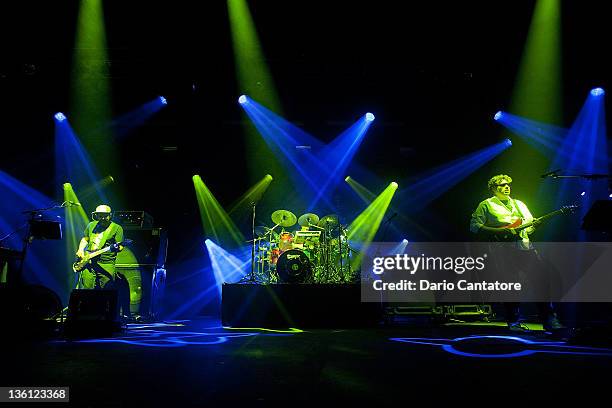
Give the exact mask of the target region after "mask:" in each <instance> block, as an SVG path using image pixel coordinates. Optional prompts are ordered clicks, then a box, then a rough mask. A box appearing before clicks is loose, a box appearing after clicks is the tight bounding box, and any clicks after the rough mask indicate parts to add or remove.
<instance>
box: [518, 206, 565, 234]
mask: <svg viewBox="0 0 612 408" xmlns="http://www.w3.org/2000/svg"><path fill="white" fill-rule="evenodd" d="M562 213H563V210H555V211H552V212H549V213H548V214H544V215H543V216H541V217H538V218H534V219H533V220H531V221H529V222H526V223H525V224H522V225H521V226H519V227H517V228H515V229H516V230H518V231H520V230H523V229H525V228H529V227H531V226H532V225H533V221H535V220H538V221H545V220H547V219H549V218H551V217H554V216H555V215H559V214H562Z"/></svg>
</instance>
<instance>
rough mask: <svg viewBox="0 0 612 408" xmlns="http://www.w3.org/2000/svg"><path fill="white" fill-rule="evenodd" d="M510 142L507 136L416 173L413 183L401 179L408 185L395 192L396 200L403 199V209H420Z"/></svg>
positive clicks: (505, 147) (401, 200) (497, 153)
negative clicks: (417, 174)
mask: <svg viewBox="0 0 612 408" xmlns="http://www.w3.org/2000/svg"><path fill="white" fill-rule="evenodd" d="M511 145H512V143H509V142H508V140H507V139H506V140H503V141H501V142H499V143H496V144H494V145H492V146H489V147H485V148H484V149H481V150H478V151H476V152H474V153H471V154H468V155H466V156H464V157H461V158H459V159H456V160H453V161H452V162H450V163H448V164H444V165H442V166H438V167H436V168H434V169H432V170H429V171H427V172H425V173H423V174H422V175H419V176H416V177H414V179H415V180H417V181H416V182H413V183H412V184H410V183H409V181H403V182H402V185H404V184H408V187H406V188H404V189H402V190H401V191H400V192H399V193H398V198H397V199H396V201H398V202H402V203H403V205H402V208H406V209H407V210H409V211H417V210H420V209H423V208H424V207H425V206H427V204H429V203H431V202H432V201H433V200H435V199H436V198H438V197H440V196H441V195H442V194H444V193H445V192H446V191H448V190H450V189H451V188H452V187H453V186H455V185H456V184H457V183H459V182H460V181H462V180H464V179H465V178H466V177H468V176H469V175H470V174H472V173H473V172H475V171H476V170H478V169H479V168H480V167H482V166H483V165H484V164H485V163H487V162H489V161H490V160H492V159H493V158H495V157H496V156H498V155H500V154H501V153H502V152H504V151H505V150H506V149H508V148H509V147H510V146H511Z"/></svg>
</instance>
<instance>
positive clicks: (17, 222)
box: [0, 171, 68, 300]
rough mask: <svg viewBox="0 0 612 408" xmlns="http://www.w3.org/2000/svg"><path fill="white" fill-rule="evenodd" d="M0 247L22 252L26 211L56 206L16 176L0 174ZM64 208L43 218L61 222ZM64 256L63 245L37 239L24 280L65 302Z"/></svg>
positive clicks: (26, 262)
mask: <svg viewBox="0 0 612 408" xmlns="http://www.w3.org/2000/svg"><path fill="white" fill-rule="evenodd" d="M0 197H2V199H1V200H0V239H2V241H0V246H4V247H8V248H11V249H14V250H18V251H21V250H22V248H23V244H24V241H23V239H24V237H25V235H26V231H27V220H28V218H29V216H28V215H27V214H24V213H23V212H24V211H29V210H36V209H41V208H49V207H52V206H54V205H57V204H58V203H57V202H54V201H53V200H51V198H49V197H47V196H46V195H45V194H42V193H41V192H40V191H38V190H36V189H34V188H32V187H30V186H28V185H27V184H25V183H23V182H21V181H20V180H18V179H16V178H14V177H13V176H11V175H9V174H8V173H5V172H3V171H0ZM61 213H62V209H56V210H51V211H44V212H43V213H42V215H43V219H46V220H52V221H60V222H61V221H62V218H61V216H60V214H61ZM63 253H64V247H63V242H62V241H61V240H57V241H55V240H54V241H44V242H41V241H38V240H34V241H32V243H31V244H30V245H29V249H28V252H27V256H26V261H25V264H24V276H23V278H24V280H25V281H26V282H27V283H38V284H42V285H44V286H47V287H48V288H50V289H52V290H53V291H55V292H56V293H57V294H58V295H59V296H60V297H62V300H65V299H66V297H67V294H68V293H67V289H68V288H67V287H66V282H65V280H64V279H63V278H64V272H65V270H61V268H58V266H59V265H60V264H61V263H60V262H57V261H58V259H57V256H61V255H62V254H63Z"/></svg>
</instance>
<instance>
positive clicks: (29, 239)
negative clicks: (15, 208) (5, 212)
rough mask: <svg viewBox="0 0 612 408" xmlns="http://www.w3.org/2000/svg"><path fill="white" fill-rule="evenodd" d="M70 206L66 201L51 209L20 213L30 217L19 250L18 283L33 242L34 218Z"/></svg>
mask: <svg viewBox="0 0 612 408" xmlns="http://www.w3.org/2000/svg"><path fill="white" fill-rule="evenodd" d="M70 205H71V204H69V202H68V201H64V202H63V203H61V204H60V205H54V206H52V207H45V208H37V209H34V210H26V211H22V212H21V213H22V214H28V215H29V216H30V219H29V220H28V223H27V228H26V234H25V237H24V238H23V249H22V250H21V263H20V264H19V271H18V272H17V273H18V277H17V280H18V281H21V278H22V276H23V268H24V265H25V258H26V254H27V253H28V247H29V245H30V244H31V243H32V240H33V237H32V236H31V235H32V222H33V221H34V219H35V218H36V217H40V216H42V215H41V213H43V212H45V211H51V210H56V209H58V208H64V207H68V206H70Z"/></svg>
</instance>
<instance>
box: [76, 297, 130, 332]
mask: <svg viewBox="0 0 612 408" xmlns="http://www.w3.org/2000/svg"><path fill="white" fill-rule="evenodd" d="M120 329H121V324H120V322H119V308H118V301H117V291H116V290H106V289H105V290H97V289H74V290H73V291H72V293H71V294H70V301H69V303H68V317H67V319H66V325H65V334H66V335H67V336H68V337H96V336H110V335H112V334H113V333H115V332H117V331H119V330H120Z"/></svg>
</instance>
